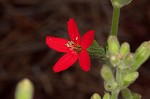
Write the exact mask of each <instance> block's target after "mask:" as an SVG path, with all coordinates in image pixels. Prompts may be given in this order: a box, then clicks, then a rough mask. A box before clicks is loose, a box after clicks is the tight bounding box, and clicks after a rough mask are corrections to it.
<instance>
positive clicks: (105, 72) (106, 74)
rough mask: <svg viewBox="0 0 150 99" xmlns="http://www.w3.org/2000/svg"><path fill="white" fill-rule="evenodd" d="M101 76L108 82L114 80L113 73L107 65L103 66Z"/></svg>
mask: <svg viewBox="0 0 150 99" xmlns="http://www.w3.org/2000/svg"><path fill="white" fill-rule="evenodd" d="M101 76H102V78H103V79H104V80H105V81H106V82H111V81H112V80H114V75H113V72H112V70H111V68H110V67H109V66H107V65H103V67H102V69H101Z"/></svg>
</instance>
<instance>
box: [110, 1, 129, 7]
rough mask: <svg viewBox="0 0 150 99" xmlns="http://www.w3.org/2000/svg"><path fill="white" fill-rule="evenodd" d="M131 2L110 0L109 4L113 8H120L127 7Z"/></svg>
mask: <svg viewBox="0 0 150 99" xmlns="http://www.w3.org/2000/svg"><path fill="white" fill-rule="evenodd" d="M131 1H132V0H111V3H112V5H113V6H114V7H117V8H121V7H123V6H125V5H128V4H129V3H130V2H131Z"/></svg>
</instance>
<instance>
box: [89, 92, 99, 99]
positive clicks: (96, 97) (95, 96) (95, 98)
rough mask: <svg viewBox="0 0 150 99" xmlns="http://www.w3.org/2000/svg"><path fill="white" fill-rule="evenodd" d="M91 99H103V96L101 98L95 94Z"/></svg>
mask: <svg viewBox="0 0 150 99" xmlns="http://www.w3.org/2000/svg"><path fill="white" fill-rule="evenodd" d="M91 99H101V96H100V95H99V94H98V93H94V94H93V95H92V96H91Z"/></svg>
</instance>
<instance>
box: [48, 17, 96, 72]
mask: <svg viewBox="0 0 150 99" xmlns="http://www.w3.org/2000/svg"><path fill="white" fill-rule="evenodd" d="M68 33H69V36H70V39H71V40H70V41H68V40H66V39H63V38H56V37H52V36H47V37H46V44H47V45H48V46H49V47H50V48H52V49H54V50H56V51H58V52H65V53H66V54H65V55H64V56H62V57H61V58H60V59H59V60H58V62H57V63H56V64H55V66H54V67H53V70H54V72H60V71H63V70H65V69H67V68H69V67H70V66H71V65H73V64H74V63H75V62H76V61H77V60H78V59H79V64H80V66H81V68H82V69H83V70H84V71H89V70H90V57H89V55H88V52H87V51H86V49H87V48H88V47H89V46H90V45H91V44H92V42H93V40H94V30H90V31H88V32H87V33H86V34H84V35H83V37H82V38H80V35H79V32H78V28H77V25H76V23H75V21H74V19H73V18H70V20H69V21H68Z"/></svg>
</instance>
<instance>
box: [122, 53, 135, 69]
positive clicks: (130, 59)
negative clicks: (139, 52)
mask: <svg viewBox="0 0 150 99" xmlns="http://www.w3.org/2000/svg"><path fill="white" fill-rule="evenodd" d="M123 63H124V65H125V66H126V67H129V66H131V65H132V64H133V63H134V55H133V54H132V53H130V54H128V55H127V56H126V57H125V58H124V59H123Z"/></svg>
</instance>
